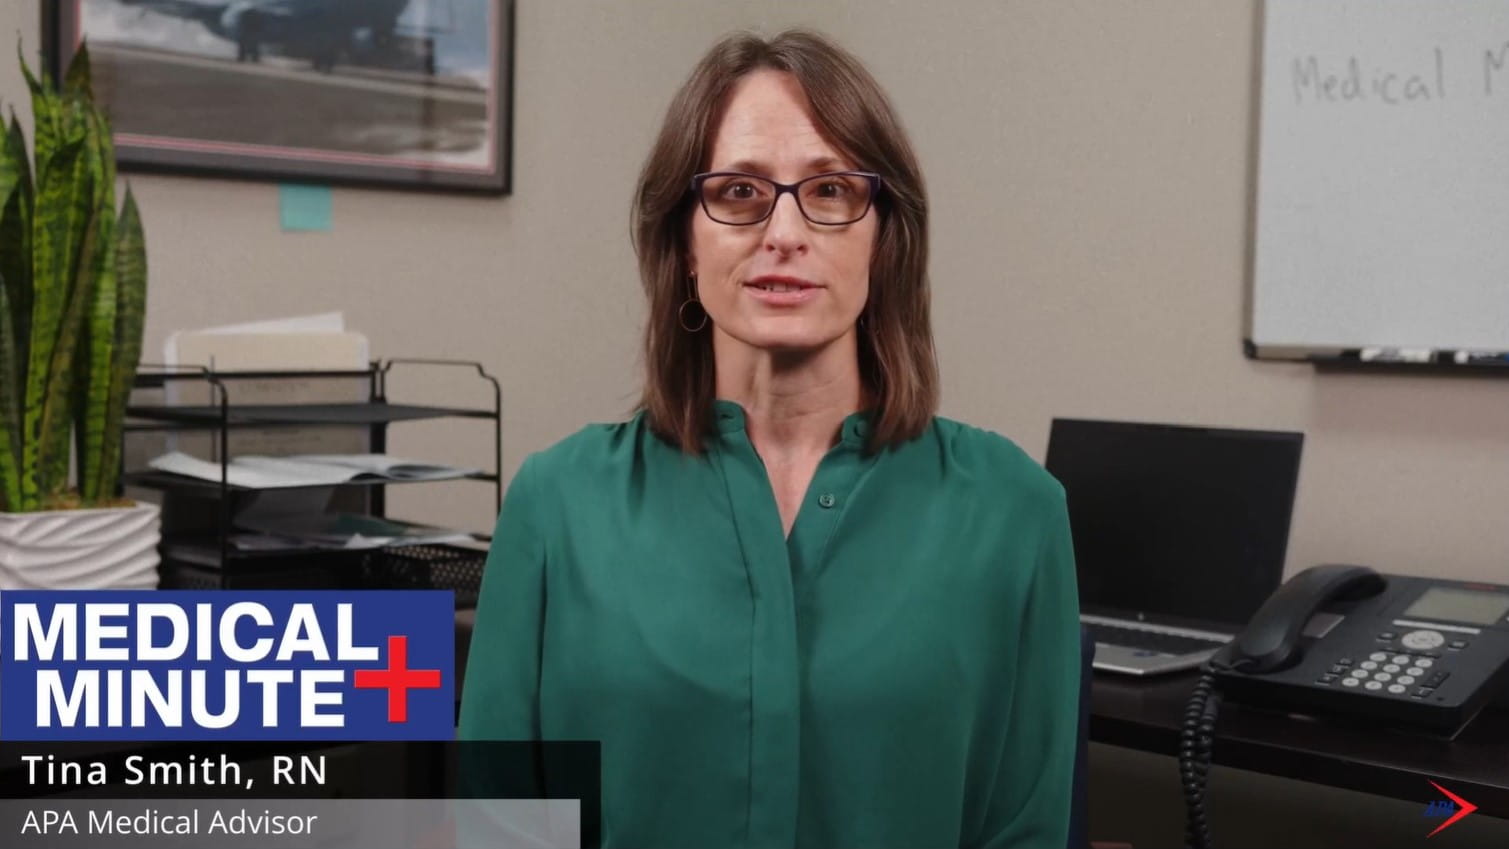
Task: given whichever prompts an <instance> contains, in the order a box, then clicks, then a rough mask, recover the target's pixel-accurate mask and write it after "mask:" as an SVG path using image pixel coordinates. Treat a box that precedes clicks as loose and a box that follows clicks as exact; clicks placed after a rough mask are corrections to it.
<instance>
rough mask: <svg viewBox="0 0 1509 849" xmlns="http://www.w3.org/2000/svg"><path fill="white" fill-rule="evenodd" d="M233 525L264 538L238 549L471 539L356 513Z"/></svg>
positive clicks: (265, 518) (260, 518)
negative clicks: (286, 544) (281, 542)
mask: <svg viewBox="0 0 1509 849" xmlns="http://www.w3.org/2000/svg"><path fill="white" fill-rule="evenodd" d="M235 524H236V526H237V527H239V528H242V529H244V530H248V531H255V532H257V533H258V534H263V535H264V539H263V540H261V541H254V540H251V539H240V540H233V542H236V544H237V545H238V547H260V548H266V547H269V546H271V545H272V544H273V541H274V540H286V541H288V542H290V543H295V544H300V545H304V546H314V547H317V548H339V549H358V548H383V547H386V546H390V545H433V544H436V543H454V542H468V541H470V540H471V539H472V535H471V534H468V533H465V532H464V531H456V530H452V529H450V528H436V527H431V526H428V525H415V524H412V523H409V522H400V521H397V520H395V519H385V518H383V517H381V516H368V515H362V514H356V513H300V514H289V515H256V516H242V517H239V518H237V519H236V520H235Z"/></svg>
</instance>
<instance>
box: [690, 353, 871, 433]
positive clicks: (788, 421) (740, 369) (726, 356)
mask: <svg viewBox="0 0 1509 849" xmlns="http://www.w3.org/2000/svg"><path fill="white" fill-rule="evenodd" d="M720 341H722V342H725V344H722V345H719V344H718V342H720ZM855 345H856V338H855V335H854V334H853V333H849V334H846V335H845V336H843V337H840V338H839V339H836V340H834V342H833V343H832V344H829V345H826V346H824V347H823V348H821V349H819V350H815V351H802V352H771V351H767V350H762V349H757V348H751V347H749V346H746V345H743V344H742V343H739V342H736V341H735V340H732V339H727V340H718V339H716V337H715V342H714V356H715V358H716V362H717V397H718V398H721V399H724V400H728V401H733V402H735V403H737V404H738V405H739V406H741V407H743V408H744V415H745V429H746V430H747V431H748V433H749V437H750V441H751V442H753V443H754V445H755V448H756V450H758V451H759V452H760V456H761V457H763V458H765V459H766V461H767V462H770V461H771V460H776V461H778V462H779V461H781V460H782V459H784V458H796V457H799V456H803V455H805V456H812V455H818V456H820V455H821V454H823V453H826V452H827V451H828V449H829V448H831V447H833V444H834V442H836V441H837V439H838V434H839V430H840V429H841V428H842V426H843V421H844V419H845V418H846V417H848V416H849V415H850V414H852V413H854V412H855V411H857V410H859V409H860V408H861V405H862V402H863V397H864V392H863V387H862V385H861V381H860V378H859V358H858V352H857V349H856V347H855Z"/></svg>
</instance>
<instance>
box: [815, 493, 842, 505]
mask: <svg viewBox="0 0 1509 849" xmlns="http://www.w3.org/2000/svg"><path fill="white" fill-rule="evenodd" d="M836 500H837V499H835V498H834V497H833V493H831V492H825V493H823V494H822V495H819V496H818V497H817V503H818V504H820V505H822V506H823V507H832V506H833V503H834V501H836Z"/></svg>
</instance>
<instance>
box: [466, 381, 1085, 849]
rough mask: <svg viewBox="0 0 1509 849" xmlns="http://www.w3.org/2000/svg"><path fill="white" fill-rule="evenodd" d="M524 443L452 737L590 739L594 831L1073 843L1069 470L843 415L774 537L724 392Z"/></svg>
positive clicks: (973, 440) (948, 431)
mask: <svg viewBox="0 0 1509 849" xmlns="http://www.w3.org/2000/svg"><path fill="white" fill-rule="evenodd" d="M717 423H718V431H719V432H718V434H717V435H716V437H710V438H709V440H708V449H707V453H706V455H705V456H701V457H695V456H690V455H686V454H683V453H682V452H681V451H679V450H678V449H677V448H675V447H674V446H672V445H670V444H669V443H667V442H664V441H663V440H661V439H659V438H658V437H656V436H655V435H654V434H653V433H652V432H651V431H650V429H649V427H648V425H647V423H646V422H645V420H644V416H643V414H640V415H639V416H636V417H635V418H634V419H632V420H630V421H628V422H625V423H618V424H611V425H593V426H590V427H587V428H584V429H583V430H581V431H580V432H578V433H576V434H575V435H573V436H571V437H569V438H567V439H565V440H563V441H561V442H559V443H557V444H556V445H555V446H553V447H551V448H550V449H548V450H546V451H543V452H540V453H537V454H533V455H531V456H530V457H529V458H528V459H527V460H526V461H525V462H524V465H523V466H522V467H521V468H520V470H519V472H518V475H517V476H516V478H515V479H514V481H513V482H512V484H511V485H510V486H509V488H508V494H507V497H506V499H505V502H504V505H503V510H502V513H501V515H500V517H499V519H498V526H497V532H496V534H495V536H494V539H493V545H492V550H491V552H490V554H489V556H488V561H487V567H486V570H485V572H484V579H483V584H482V594H481V598H480V601H479V604H478V608H477V620H476V630H475V632H474V634H473V637H472V644H471V651H470V660H469V663H468V667H467V674H466V679H465V686H464V688H463V701H462V710H461V727H460V736H461V737H462V738H464V739H494V740H501V739H510V740H514V739H518V740H537V739H544V740H552V739H563V740H599V741H601V744H602V793H603V797H602V812H603V816H602V838H603V845H604V846H605V847H618V846H632V847H651V846H656V847H658V846H687V847H699V849H716V847H734V846H739V847H794V846H820V847H872V846H896V847H932V846H939V847H941V846H1012V847H1028V846H1033V847H1037V846H1043V847H1055V849H1057V847H1062V846H1063V845H1064V843H1065V840H1066V834H1067V830H1068V818H1069V796H1070V783H1071V776H1072V771H1073V759H1074V748H1075V739H1076V732H1077V729H1078V715H1077V710H1078V699H1079V624H1078V598H1077V591H1076V586H1075V577H1074V561H1073V550H1072V542H1071V539H1070V535H1069V524H1068V518H1067V513H1066V512H1065V507H1064V495H1063V489H1062V488H1061V487H1060V486H1059V484H1058V483H1057V481H1055V480H1054V479H1053V478H1052V477H1050V476H1049V475H1048V474H1047V473H1046V472H1045V471H1043V469H1042V468H1041V467H1040V466H1038V465H1037V464H1036V463H1035V462H1033V461H1032V460H1031V459H1030V458H1029V457H1028V456H1027V455H1026V454H1024V453H1023V452H1022V451H1021V450H1020V449H1019V448H1017V447H1016V445H1014V444H1013V443H1012V442H1010V441H1009V440H1007V439H1006V438H1004V437H1002V436H999V435H997V434H994V433H991V432H988V431H984V430H980V429H977V428H973V427H970V426H967V425H963V424H960V423H958V422H954V421H950V420H947V419H942V418H937V419H934V420H933V422H932V424H931V425H930V427H929V428H928V429H927V430H926V432H925V433H923V434H922V436H920V437H919V438H917V439H915V440H912V441H909V442H907V443H905V444H903V445H901V446H899V447H893V448H890V449H887V450H885V451H882V452H880V453H878V454H873V455H866V454H865V453H864V451H863V445H864V438H865V434H866V428H867V424H866V419H865V417H864V416H863V415H860V414H856V415H853V416H850V417H849V418H848V419H847V420H845V422H844V425H843V432H842V438H841V440H840V441H839V443H838V444H837V445H835V446H834V447H833V448H832V449H831V450H830V451H829V452H828V454H827V455H826V456H825V457H824V458H823V460H822V462H821V464H819V466H818V468H817V473H816V475H815V476H814V477H813V479H812V484H811V487H810V488H809V490H808V492H807V495H806V499H805V500H804V501H803V502H802V505H801V508H800V511H799V513H798V515H797V518H796V523H795V525H794V526H793V527H792V530H791V535H790V537H789V538H787V537H785V536H783V533H782V527H781V519H780V515H779V513H778V512H777V509H776V502H775V498H774V495H773V494H772V490H771V487H770V483H769V479H768V477H767V476H766V473H765V468H764V465H763V464H762V462H761V460H760V457H759V455H758V454H756V453H755V450H754V447H753V445H752V444H751V443H750V441H749V437H748V434H747V433H746V432H745V429H744V412H743V409H742V408H741V407H740V406H739V405H737V404H735V403H733V402H730V401H718V402H717Z"/></svg>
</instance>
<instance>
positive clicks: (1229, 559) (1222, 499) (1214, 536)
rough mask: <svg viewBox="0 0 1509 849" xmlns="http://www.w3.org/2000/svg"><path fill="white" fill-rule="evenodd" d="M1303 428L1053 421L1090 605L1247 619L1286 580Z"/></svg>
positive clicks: (1189, 617) (1177, 617) (1186, 618)
mask: <svg viewBox="0 0 1509 849" xmlns="http://www.w3.org/2000/svg"><path fill="white" fill-rule="evenodd" d="M1303 441H1304V435H1303V434H1300V433H1291V432H1280V431H1254V430H1233V429H1225V428H1209V427H1186V426H1177V425H1166V424H1148V423H1135V422H1107V421H1087V420H1082V419H1054V420H1053V427H1052V431H1051V433H1050V435H1049V439H1048V457H1047V462H1046V463H1045V464H1044V465H1045V466H1046V467H1047V469H1048V471H1049V472H1050V473H1051V474H1052V475H1053V476H1054V477H1056V478H1058V480H1059V482H1060V483H1061V484H1063V486H1064V489H1065V491H1066V493H1067V495H1068V502H1069V521H1070V524H1071V527H1072V529H1073V534H1074V556H1075V561H1076V563H1077V567H1078V571H1079V592H1080V605H1081V608H1082V609H1083V610H1084V612H1086V613H1096V614H1101V615H1108V616H1121V617H1125V618H1130V619H1134V620H1145V621H1149V622H1162V623H1165V624H1195V623H1209V624H1225V625H1228V626H1230V628H1231V629H1232V630H1235V629H1237V628H1240V626H1242V625H1243V624H1245V623H1246V622H1247V620H1248V619H1250V618H1251V617H1252V614H1253V613H1255V612H1257V609H1258V608H1259V607H1260V606H1262V603H1263V602H1264V601H1266V600H1267V598H1268V596H1269V595H1270V594H1271V593H1272V592H1273V591H1274V590H1275V589H1277V588H1278V585H1279V583H1280V580H1281V578H1282V576H1283V571H1284V552H1285V549H1286V547H1287V545H1288V541H1289V519H1290V514H1291V512H1292V509H1293V506H1294V491H1295V486H1296V484H1297V482H1298V479H1299V458H1300V449H1301V447H1302V445H1303Z"/></svg>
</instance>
